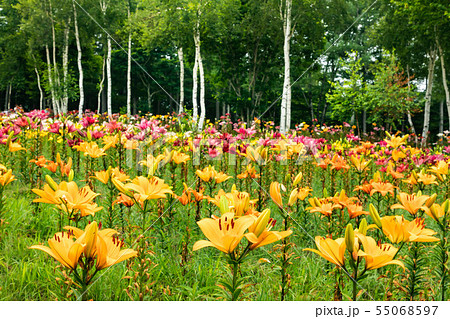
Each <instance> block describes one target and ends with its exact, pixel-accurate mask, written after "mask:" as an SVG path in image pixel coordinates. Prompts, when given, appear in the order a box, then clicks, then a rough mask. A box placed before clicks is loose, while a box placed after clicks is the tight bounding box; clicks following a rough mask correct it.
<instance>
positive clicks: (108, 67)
mask: <svg viewBox="0 0 450 319" xmlns="http://www.w3.org/2000/svg"><path fill="white" fill-rule="evenodd" d="M107 45H108V55H107V57H106V78H107V79H106V80H107V81H108V90H107V92H106V106H107V109H108V116H111V115H112V105H111V88H112V82H111V38H110V37H109V36H108V44H107Z"/></svg>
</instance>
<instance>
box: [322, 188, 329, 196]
mask: <svg viewBox="0 0 450 319" xmlns="http://www.w3.org/2000/svg"><path fill="white" fill-rule="evenodd" d="M323 197H328V191H327V189H326V188H324V189H323Z"/></svg>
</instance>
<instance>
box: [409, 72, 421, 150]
mask: <svg viewBox="0 0 450 319" xmlns="http://www.w3.org/2000/svg"><path fill="white" fill-rule="evenodd" d="M406 75H407V77H408V93H409V91H410V89H411V81H410V79H411V77H410V76H409V65H407V66H406ZM406 115H407V118H408V123H409V126H410V127H411V131H412V133H413V134H414V143H415V145H416V147H418V146H419V145H418V139H417V133H416V128H415V127H414V123H413V121H412V117H411V112H410V111H409V108H408V110H407V112H406Z"/></svg>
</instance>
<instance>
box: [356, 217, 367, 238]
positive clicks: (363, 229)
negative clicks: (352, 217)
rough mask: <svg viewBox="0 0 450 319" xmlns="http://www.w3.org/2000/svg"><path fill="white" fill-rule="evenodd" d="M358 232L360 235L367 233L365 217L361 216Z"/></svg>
mask: <svg viewBox="0 0 450 319" xmlns="http://www.w3.org/2000/svg"><path fill="white" fill-rule="evenodd" d="M358 232H359V233H360V234H361V235H364V236H366V234H367V220H366V219H365V218H363V219H362V220H361V221H360V222H359V229H358Z"/></svg>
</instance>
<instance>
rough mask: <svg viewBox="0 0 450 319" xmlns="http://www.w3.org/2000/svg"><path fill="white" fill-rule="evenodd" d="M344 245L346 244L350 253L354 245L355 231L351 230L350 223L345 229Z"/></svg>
mask: <svg viewBox="0 0 450 319" xmlns="http://www.w3.org/2000/svg"><path fill="white" fill-rule="evenodd" d="M345 245H346V246H347V250H348V251H349V252H350V253H352V252H353V248H354V246H355V232H354V231H353V226H352V224H348V225H347V228H346V229H345Z"/></svg>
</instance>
